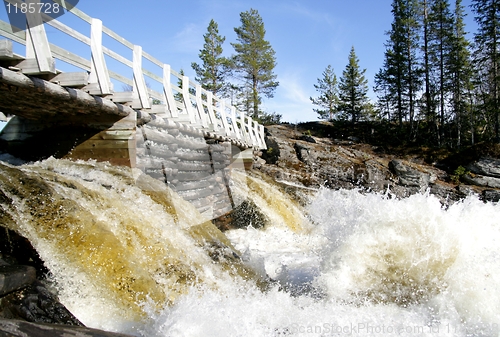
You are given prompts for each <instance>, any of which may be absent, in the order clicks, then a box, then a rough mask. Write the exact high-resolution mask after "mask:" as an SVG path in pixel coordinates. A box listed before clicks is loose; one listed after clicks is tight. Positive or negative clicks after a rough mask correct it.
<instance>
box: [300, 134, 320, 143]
mask: <svg viewBox="0 0 500 337" xmlns="http://www.w3.org/2000/svg"><path fill="white" fill-rule="evenodd" d="M299 139H300V140H303V141H305V142H308V143H316V139H314V138H313V137H312V136H309V135H302V136H300V137H299Z"/></svg>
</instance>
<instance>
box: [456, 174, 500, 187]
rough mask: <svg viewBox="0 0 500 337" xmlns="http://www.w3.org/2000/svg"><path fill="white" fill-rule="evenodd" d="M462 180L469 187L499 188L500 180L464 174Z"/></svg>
mask: <svg viewBox="0 0 500 337" xmlns="http://www.w3.org/2000/svg"><path fill="white" fill-rule="evenodd" d="M462 179H463V180H464V181H465V182H466V183H467V184H470V185H476V186H483V187H491V188H500V178H495V177H489V176H483V175H479V174H465V175H464V176H463V177H462Z"/></svg>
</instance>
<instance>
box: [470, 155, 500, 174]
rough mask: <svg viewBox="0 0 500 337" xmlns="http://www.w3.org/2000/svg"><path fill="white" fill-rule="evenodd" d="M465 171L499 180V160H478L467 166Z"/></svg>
mask: <svg viewBox="0 0 500 337" xmlns="http://www.w3.org/2000/svg"><path fill="white" fill-rule="evenodd" d="M467 169H468V170H470V171H471V172H472V173H475V174H479V175H483V176H490V177H495V178H500V159H495V158H480V159H479V160H477V161H475V162H473V163H471V164H469V165H467Z"/></svg>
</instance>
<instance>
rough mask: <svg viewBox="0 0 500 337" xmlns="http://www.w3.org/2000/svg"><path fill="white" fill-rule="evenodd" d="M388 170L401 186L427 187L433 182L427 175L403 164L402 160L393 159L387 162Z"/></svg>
mask: <svg viewBox="0 0 500 337" xmlns="http://www.w3.org/2000/svg"><path fill="white" fill-rule="evenodd" d="M389 169H390V170H391V171H392V172H393V173H394V174H395V175H397V176H398V178H399V184H400V185H402V186H416V187H420V188H422V187H427V186H429V183H431V182H433V181H434V180H435V177H434V179H433V177H431V175H430V174H429V173H425V172H421V171H419V170H416V169H414V168H412V167H410V166H409V165H407V164H405V163H403V161H402V160H399V159H393V160H391V161H390V162H389Z"/></svg>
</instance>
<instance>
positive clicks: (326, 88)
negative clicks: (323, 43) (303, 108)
mask: <svg viewBox="0 0 500 337" xmlns="http://www.w3.org/2000/svg"><path fill="white" fill-rule="evenodd" d="M322 75H323V78H318V84H314V88H315V89H316V91H317V92H319V93H320V95H319V96H318V97H317V98H312V97H309V99H310V100H311V102H312V103H313V104H314V105H317V106H318V107H319V108H318V109H313V110H314V112H316V113H317V114H318V115H319V118H321V119H329V120H333V118H334V116H335V114H336V113H337V105H338V99H339V98H338V88H337V76H336V75H335V72H334V70H333V68H332V66H331V65H328V66H327V67H326V69H325V70H324V71H323V74H322Z"/></svg>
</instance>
